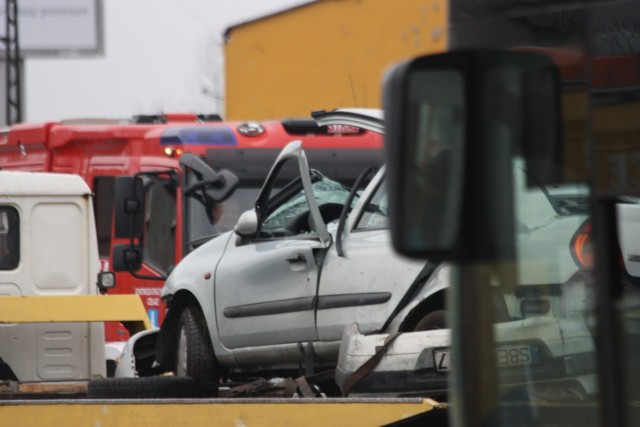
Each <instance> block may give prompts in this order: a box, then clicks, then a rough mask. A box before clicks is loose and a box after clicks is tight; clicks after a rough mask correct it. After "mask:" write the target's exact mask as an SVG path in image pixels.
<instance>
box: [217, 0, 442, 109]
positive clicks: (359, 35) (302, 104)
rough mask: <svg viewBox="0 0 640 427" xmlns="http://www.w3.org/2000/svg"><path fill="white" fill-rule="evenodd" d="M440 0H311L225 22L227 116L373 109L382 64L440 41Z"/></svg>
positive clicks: (432, 49)
mask: <svg viewBox="0 0 640 427" xmlns="http://www.w3.org/2000/svg"><path fill="white" fill-rule="evenodd" d="M447 19H448V18H447V2H446V1H445V0H399V1H389V0H319V1H317V2H313V3H310V4H306V5H303V6H301V7H297V8H293V9H289V10H287V11H285V12H283V13H279V14H275V15H271V16H267V17H264V18H261V19H258V20H255V21H251V22H247V23H244V24H240V25H237V26H234V27H231V28H229V29H228V31H227V40H226V43H225V73H226V76H225V78H226V95H225V109H226V111H225V114H224V117H225V119H227V120H251V119H254V120H262V119H269V118H282V117H299V116H303V117H308V115H309V113H310V112H311V111H312V110H318V109H333V108H338V107H373V108H377V107H380V103H381V82H382V77H383V74H384V70H385V69H386V67H387V66H388V65H390V64H392V63H394V62H397V61H398V60H401V59H404V58H408V57H410V56H415V55H418V54H425V53H434V52H440V51H444V50H445V48H446V46H447V32H446V24H447Z"/></svg>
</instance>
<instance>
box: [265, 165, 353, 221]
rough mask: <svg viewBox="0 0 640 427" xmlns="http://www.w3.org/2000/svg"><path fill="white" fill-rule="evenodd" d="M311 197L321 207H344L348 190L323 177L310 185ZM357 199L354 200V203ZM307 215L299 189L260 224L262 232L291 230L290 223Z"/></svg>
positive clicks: (302, 192) (302, 195) (307, 209)
mask: <svg viewBox="0 0 640 427" xmlns="http://www.w3.org/2000/svg"><path fill="white" fill-rule="evenodd" d="M312 188H313V195H314V197H315V199H316V201H317V203H318V206H319V207H321V209H322V206H324V205H328V204H331V205H335V204H338V205H341V206H344V204H345V202H346V200H347V198H348V197H349V189H348V188H347V187H345V186H344V185H342V184H340V183H339V182H336V181H333V180H331V179H329V178H326V177H323V178H322V179H320V180H318V181H315V182H314V183H313V184H312ZM355 201H357V197H355V198H354V203H355ZM352 206H353V204H352ZM308 214H309V203H308V202H307V198H306V197H305V194H304V190H303V189H301V190H300V191H298V192H297V193H296V194H295V195H294V196H293V197H291V198H290V199H289V200H287V201H285V202H284V203H282V204H281V205H280V206H278V207H276V208H275V209H274V210H273V211H272V212H271V213H270V214H269V216H268V217H267V218H266V219H265V220H264V222H263V223H262V230H263V231H274V230H279V229H288V230H289V231H293V232H295V230H292V229H291V224H292V222H295V221H296V220H297V219H299V218H301V217H303V216H305V215H308Z"/></svg>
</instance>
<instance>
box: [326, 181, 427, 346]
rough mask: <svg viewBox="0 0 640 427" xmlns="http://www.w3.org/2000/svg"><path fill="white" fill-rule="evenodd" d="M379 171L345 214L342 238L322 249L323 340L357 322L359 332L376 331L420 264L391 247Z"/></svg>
mask: <svg viewBox="0 0 640 427" xmlns="http://www.w3.org/2000/svg"><path fill="white" fill-rule="evenodd" d="M384 177H385V176H384V169H381V170H380V171H379V172H378V173H377V175H376V176H375V177H374V178H373V179H372V181H371V182H370V183H369V185H368V186H367V188H366V189H365V190H364V191H363V193H362V195H361V197H360V200H359V201H358V203H357V204H356V205H355V206H354V208H353V210H352V211H351V213H350V215H349V219H348V222H347V225H346V227H345V231H344V232H343V233H342V235H341V236H337V237H336V239H341V247H342V251H341V252H338V251H337V250H336V248H337V246H338V245H337V244H336V245H334V247H333V248H332V249H331V250H330V251H329V252H328V253H327V256H326V259H325V262H324V266H323V269H322V278H321V280H320V286H319V291H318V308H317V310H318V313H317V326H318V334H319V338H320V340H322V341H333V340H338V339H340V337H341V336H342V332H343V330H344V328H345V326H347V325H349V324H351V323H353V322H358V326H359V330H360V331H361V332H362V333H371V332H376V331H379V330H380V328H381V327H382V325H383V324H384V323H385V321H386V320H387V318H388V317H389V316H390V315H391V313H392V312H393V310H394V309H395V308H396V306H397V305H398V304H399V302H400V300H401V299H402V297H403V296H404V295H405V293H406V292H407V290H408V289H409V287H410V286H411V284H412V283H413V281H414V280H415V278H416V277H417V276H418V274H419V273H420V271H421V270H422V268H423V267H424V265H425V263H424V261H422V260H410V259H408V258H406V257H403V256H400V255H398V254H397V253H396V252H395V251H394V249H393V247H392V245H391V234H390V232H389V226H388V216H387V208H388V204H387V191H386V185H385V179H384Z"/></svg>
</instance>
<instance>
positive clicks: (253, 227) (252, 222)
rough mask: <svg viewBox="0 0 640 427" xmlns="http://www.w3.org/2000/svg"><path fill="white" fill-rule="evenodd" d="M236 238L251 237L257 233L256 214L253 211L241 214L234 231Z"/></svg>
mask: <svg viewBox="0 0 640 427" xmlns="http://www.w3.org/2000/svg"><path fill="white" fill-rule="evenodd" d="M234 231H235V233H236V234H237V235H238V236H242V237H248V236H253V235H254V234H256V233H257V232H258V214H257V213H256V211H255V210H254V209H252V210H250V211H246V212H243V213H242V215H240V218H238V223H237V224H236V227H235V229H234Z"/></svg>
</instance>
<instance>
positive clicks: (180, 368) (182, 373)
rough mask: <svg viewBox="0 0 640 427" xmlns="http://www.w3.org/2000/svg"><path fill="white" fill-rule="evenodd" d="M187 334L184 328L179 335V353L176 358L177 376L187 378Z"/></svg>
mask: <svg viewBox="0 0 640 427" xmlns="http://www.w3.org/2000/svg"><path fill="white" fill-rule="evenodd" d="M187 355H188V352H187V333H186V331H185V328H184V326H183V327H181V328H180V332H179V334H178V352H177V357H176V376H179V377H186V376H187Z"/></svg>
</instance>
